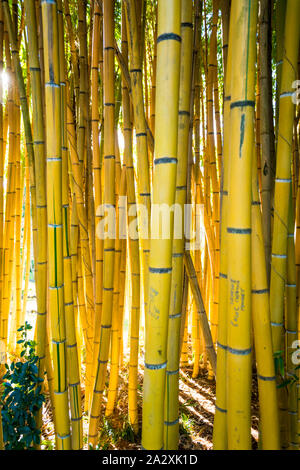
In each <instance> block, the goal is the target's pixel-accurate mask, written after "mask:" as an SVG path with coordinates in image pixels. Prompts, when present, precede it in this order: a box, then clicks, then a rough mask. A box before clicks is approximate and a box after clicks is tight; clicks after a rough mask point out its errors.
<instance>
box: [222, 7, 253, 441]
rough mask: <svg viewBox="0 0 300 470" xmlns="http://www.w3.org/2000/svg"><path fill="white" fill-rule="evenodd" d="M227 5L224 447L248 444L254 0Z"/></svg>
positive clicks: (249, 438) (249, 437)
mask: <svg viewBox="0 0 300 470" xmlns="http://www.w3.org/2000/svg"><path fill="white" fill-rule="evenodd" d="M232 9H233V10H232V11H233V12H234V13H233V15H234V18H235V23H234V26H233V28H234V33H233V34H234V37H235V41H234V46H233V51H232V57H234V59H235V60H234V61H232V88H231V105H230V112H231V119H230V125H231V148H230V156H231V158H230V163H229V165H230V177H229V198H228V217H227V224H228V225H227V243H228V245H227V248H228V319H227V327H228V346H227V371H228V372H227V373H228V382H227V386H228V388H227V419H228V421H227V426H228V428H227V429H228V449H230V450H233V449H250V448H251V434H250V399H251V364H252V363H251V316H250V312H251V259H250V256H251V181H252V178H251V175H252V153H253V146H254V106H255V101H254V97H255V61H256V23H257V1H256V0H253V1H251V2H249V1H244V0H242V1H241V0H239V1H237V0H233V2H232ZM245 77H246V79H245ZM240 181H242V182H243V185H242V186H241V185H240V184H239V182H240Z"/></svg>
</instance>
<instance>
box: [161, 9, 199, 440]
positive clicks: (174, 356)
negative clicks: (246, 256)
mask: <svg viewBox="0 0 300 470" xmlns="http://www.w3.org/2000/svg"><path fill="white" fill-rule="evenodd" d="M180 14H181V41H182V42H181V70H180V89H179V111H178V143H177V146H178V147H177V155H178V164H177V177H176V193H175V204H176V205H177V206H178V207H179V209H180V210H178V212H177V214H176V213H175V216H174V217H175V220H174V234H175V237H174V240H173V248H172V250H173V254H172V282H171V294H170V311H169V320H168V331H169V333H168V349H167V358H168V364H167V371H166V397H165V430H164V447H165V449H177V446H178V439H179V403H178V389H179V359H180V351H179V347H180V341H179V335H180V324H181V317H182V311H181V308H182V292H183V254H184V248H185V247H184V244H185V238H184V233H183V230H184V223H183V213H184V208H185V203H186V192H187V163H188V147H189V130H190V100H191V82H192V43H193V9H192V2H191V1H190V0H187V1H186V0H182V2H181V13H180ZM177 206H176V207H177ZM179 234H180V235H179ZM178 235H179V236H178Z"/></svg>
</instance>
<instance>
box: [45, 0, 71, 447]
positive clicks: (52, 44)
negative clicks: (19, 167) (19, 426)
mask: <svg viewBox="0 0 300 470" xmlns="http://www.w3.org/2000/svg"><path fill="white" fill-rule="evenodd" d="M42 15H43V17H42V18H43V34H44V64H45V102H46V129H47V150H46V155H47V218H48V259H49V281H48V282H49V284H48V289H49V291H48V292H49V311H50V318H51V334H52V346H53V365H54V402H55V413H56V428H57V433H56V442H57V448H58V449H59V450H64V449H70V448H71V435H70V423H69V406H68V387H67V371H66V361H67V358H66V333H65V308H64V266H63V213H62V154H61V145H62V132H61V129H62V128H61V89H60V64H59V31H58V18H57V3H56V2H53V1H51V2H49V1H48V0H45V1H43V2H42ZM49 255H50V256H49Z"/></svg>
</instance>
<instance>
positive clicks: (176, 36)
mask: <svg viewBox="0 0 300 470" xmlns="http://www.w3.org/2000/svg"><path fill="white" fill-rule="evenodd" d="M180 7H181V2H180V1H178V0H167V1H164V2H162V1H159V2H158V33H157V34H158V36H157V75H156V118H155V120H156V123H155V128H156V131H155V159H154V174H153V204H167V206H168V208H171V207H172V205H173V204H174V201H175V192H176V191H175V190H176V169H177V134H178V101H179V80H180V42H181V37H180V11H181V9H180ZM166 58H167V60H166ZM164 181H169V185H168V186H167V187H166V186H164ZM173 215H174V214H171V213H170V216H169V220H170V237H169V238H167V239H163V237H162V233H160V234H159V235H160V237H159V239H154V238H153V230H154V229H155V226H151V237H152V238H151V248H150V263H149V289H148V310H147V314H146V339H145V371H144V396H143V430H142V446H143V448H145V449H162V448H163V446H164V439H163V427H164V422H163V416H164V397H165V380H166V366H167V334H168V315H169V307H170V297H169V296H170V289H171V273H172V239H173V227H174V223H173V222H174V221H173ZM152 220H153V219H152ZM150 345H151V349H149V346H150ZM154 431H155V432H154Z"/></svg>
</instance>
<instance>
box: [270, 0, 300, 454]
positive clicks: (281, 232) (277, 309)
mask: <svg viewBox="0 0 300 470" xmlns="http://www.w3.org/2000/svg"><path fill="white" fill-rule="evenodd" d="M299 14H300V4H299V2H297V1H295V0H289V1H288V2H287V6H286V20H285V41H284V56H283V64H282V75H281V85H280V86H281V88H280V90H281V92H280V97H279V120H278V143H277V150H276V180H275V196H274V223H273V240H272V263H271V283H270V311H271V325H272V342H273V353H274V354H275V355H276V356H277V357H278V358H279V360H280V361H282V360H283V356H284V354H283V349H282V333H283V310H284V290H285V282H286V275H287V271H286V269H287V240H288V207H289V197H290V183H291V157H292V155H291V149H292V137H293V120H294V111H295V105H294V103H293V100H292V94H293V90H292V83H293V82H294V81H295V80H296V78H297V72H296V70H297V61H298V51H299V34H300V28H299V22H298V21H297V20H296V18H298V17H299ZM277 378H278V381H279V382H280V374H277ZM285 402H286V393H285V390H284V389H280V390H279V407H280V409H282V412H281V414H280V426H281V445H282V446H283V447H287V446H288V436H287V428H286V403H285Z"/></svg>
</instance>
